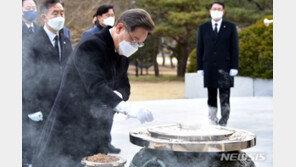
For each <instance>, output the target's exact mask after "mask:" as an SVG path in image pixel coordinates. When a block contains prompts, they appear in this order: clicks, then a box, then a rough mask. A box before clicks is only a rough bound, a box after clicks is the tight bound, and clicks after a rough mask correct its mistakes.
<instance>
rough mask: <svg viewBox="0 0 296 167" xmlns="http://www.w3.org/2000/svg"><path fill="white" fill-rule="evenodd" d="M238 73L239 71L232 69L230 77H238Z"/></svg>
mask: <svg viewBox="0 0 296 167" xmlns="http://www.w3.org/2000/svg"><path fill="white" fill-rule="evenodd" d="M237 73H238V70H237V69H231V70H230V71H229V75H230V76H232V77H233V76H236V75H237Z"/></svg>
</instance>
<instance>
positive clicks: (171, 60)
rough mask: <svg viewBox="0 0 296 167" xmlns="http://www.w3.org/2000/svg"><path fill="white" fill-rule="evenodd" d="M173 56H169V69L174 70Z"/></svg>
mask: <svg viewBox="0 0 296 167" xmlns="http://www.w3.org/2000/svg"><path fill="white" fill-rule="evenodd" d="M173 58H174V57H173V56H170V63H171V68H175V65H174V63H173Z"/></svg>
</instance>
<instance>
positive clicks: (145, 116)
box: [115, 101, 153, 123]
mask: <svg viewBox="0 0 296 167" xmlns="http://www.w3.org/2000/svg"><path fill="white" fill-rule="evenodd" d="M115 111H117V112H119V113H122V114H124V115H127V118H136V119H138V120H139V121H140V122H141V123H144V122H151V121H153V115H152V113H151V111H150V110H149V109H147V108H143V107H138V106H133V105H130V104H127V103H126V102H124V101H122V102H120V103H119V104H118V105H117V106H116V107H115Z"/></svg>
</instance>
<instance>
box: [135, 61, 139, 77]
mask: <svg viewBox="0 0 296 167" xmlns="http://www.w3.org/2000/svg"><path fill="white" fill-rule="evenodd" d="M135 65H136V77H138V76H139V69H138V68H139V67H138V66H139V62H138V59H136V63H135Z"/></svg>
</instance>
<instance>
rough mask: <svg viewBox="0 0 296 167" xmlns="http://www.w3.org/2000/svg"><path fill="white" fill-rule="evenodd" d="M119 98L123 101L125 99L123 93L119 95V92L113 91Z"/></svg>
mask: <svg viewBox="0 0 296 167" xmlns="http://www.w3.org/2000/svg"><path fill="white" fill-rule="evenodd" d="M113 92H114V93H115V94H116V95H117V96H119V97H120V98H121V99H123V97H122V94H121V93H119V92H118V91H116V90H114V91H113Z"/></svg>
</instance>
